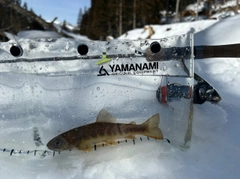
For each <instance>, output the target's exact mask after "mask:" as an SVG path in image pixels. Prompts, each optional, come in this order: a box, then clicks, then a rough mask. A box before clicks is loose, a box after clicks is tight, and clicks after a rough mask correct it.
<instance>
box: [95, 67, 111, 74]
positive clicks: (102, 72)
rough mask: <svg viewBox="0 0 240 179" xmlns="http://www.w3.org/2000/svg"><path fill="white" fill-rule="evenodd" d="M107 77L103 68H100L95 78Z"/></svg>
mask: <svg viewBox="0 0 240 179" xmlns="http://www.w3.org/2000/svg"><path fill="white" fill-rule="evenodd" d="M106 75H109V74H108V72H107V70H106V69H105V68H103V66H101V68H100V70H99V74H98V75H97V76H106Z"/></svg>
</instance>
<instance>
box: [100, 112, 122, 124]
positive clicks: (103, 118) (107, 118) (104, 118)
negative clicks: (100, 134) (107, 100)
mask: <svg viewBox="0 0 240 179" xmlns="http://www.w3.org/2000/svg"><path fill="white" fill-rule="evenodd" d="M116 121H117V120H116V119H115V118H114V117H113V116H112V114H110V113H109V112H108V111H107V110H106V109H102V110H101V111H100V112H99V113H98V116H97V120H96V122H111V123H114V122H116Z"/></svg>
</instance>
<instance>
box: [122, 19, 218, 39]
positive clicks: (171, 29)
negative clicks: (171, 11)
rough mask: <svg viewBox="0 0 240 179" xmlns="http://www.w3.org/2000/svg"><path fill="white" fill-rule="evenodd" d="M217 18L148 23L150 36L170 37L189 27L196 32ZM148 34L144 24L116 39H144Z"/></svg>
mask: <svg viewBox="0 0 240 179" xmlns="http://www.w3.org/2000/svg"><path fill="white" fill-rule="evenodd" d="M216 22H218V20H204V21H195V22H183V23H176V24H167V25H150V26H151V27H152V28H153V30H154V32H155V33H154V34H153V35H152V36H151V39H159V38H164V37H170V36H174V35H179V34H186V33H188V32H189V31H190V30H191V29H192V30H193V32H195V33H197V32H199V31H202V30H204V29H206V28H207V27H209V26H211V25H213V24H215V23H216ZM148 35H149V26H145V28H143V29H135V30H131V31H128V32H127V33H125V34H123V35H121V36H120V37H119V38H118V39H132V40H134V39H145V38H147V37H148Z"/></svg>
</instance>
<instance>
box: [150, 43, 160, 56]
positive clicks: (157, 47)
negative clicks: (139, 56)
mask: <svg viewBox="0 0 240 179" xmlns="http://www.w3.org/2000/svg"><path fill="white" fill-rule="evenodd" d="M150 50H151V51H152V53H158V52H159V51H160V50H161V45H160V44H159V43H158V42H156V41H155V42H153V43H151V45H150Z"/></svg>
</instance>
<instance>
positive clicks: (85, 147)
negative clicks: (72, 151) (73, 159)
mask: <svg viewBox="0 0 240 179" xmlns="http://www.w3.org/2000/svg"><path fill="white" fill-rule="evenodd" d="M76 148H77V149H78V150H82V151H84V152H90V151H92V150H93V146H91V145H89V144H88V143H81V144H79V145H78V146H76Z"/></svg>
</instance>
